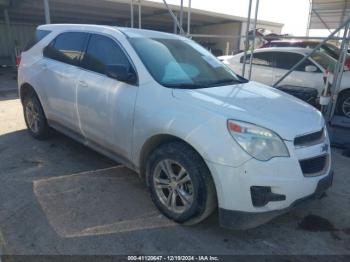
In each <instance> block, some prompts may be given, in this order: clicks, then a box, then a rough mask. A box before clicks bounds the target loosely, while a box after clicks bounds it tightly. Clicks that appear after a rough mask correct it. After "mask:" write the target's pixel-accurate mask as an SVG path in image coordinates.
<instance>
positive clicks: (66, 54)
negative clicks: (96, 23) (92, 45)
mask: <svg viewBox="0 0 350 262" xmlns="http://www.w3.org/2000/svg"><path fill="white" fill-rule="evenodd" d="M87 38H88V34H87V33H82V32H67V33H62V34H60V35H58V36H57V37H56V38H55V39H54V40H53V41H52V42H51V43H50V44H49V45H48V46H47V47H45V49H44V56H45V57H48V58H51V59H54V60H57V61H60V62H63V63H66V64H70V65H75V66H78V65H79V63H80V59H81V57H82V54H83V53H84V50H85V46H86V41H87Z"/></svg>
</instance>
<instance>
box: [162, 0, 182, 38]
mask: <svg viewBox="0 0 350 262" xmlns="http://www.w3.org/2000/svg"><path fill="white" fill-rule="evenodd" d="M163 3H164V4H165V6H166V8H167V9H168V11H169V13H170V15H171V17H172V18H173V20H174V23H175V24H176V26H177V28H179V30H180V34H181V35H183V34H184V30H183V28H182V27H181V26H180V23H179V21H178V20H177V17H176V16H175V14H174V12H173V10H171V8H170V7H169V5H168V3H167V2H166V0H163Z"/></svg>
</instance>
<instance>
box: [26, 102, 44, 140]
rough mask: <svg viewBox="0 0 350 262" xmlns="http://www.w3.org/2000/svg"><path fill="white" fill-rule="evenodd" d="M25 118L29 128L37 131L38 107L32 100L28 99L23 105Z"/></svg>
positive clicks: (38, 122)
mask: <svg viewBox="0 0 350 262" xmlns="http://www.w3.org/2000/svg"><path fill="white" fill-rule="evenodd" d="M25 113H26V119H27V123H28V126H29V128H30V129H31V130H32V131H33V132H34V133H37V132H39V125H40V121H41V120H40V114H39V108H38V107H37V106H36V105H35V104H34V103H33V102H32V101H29V102H28V103H27V104H26V107H25Z"/></svg>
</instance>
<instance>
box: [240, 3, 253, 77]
mask: <svg viewBox="0 0 350 262" xmlns="http://www.w3.org/2000/svg"><path fill="white" fill-rule="evenodd" d="M251 13H252V0H249V7H248V20H247V24H246V30H245V40H244V56H243V68H242V76H243V77H244V75H245V65H246V63H247V50H248V49H249V38H248V34H249V28H250V16H251Z"/></svg>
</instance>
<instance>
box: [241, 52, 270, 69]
mask: <svg viewBox="0 0 350 262" xmlns="http://www.w3.org/2000/svg"><path fill="white" fill-rule="evenodd" d="M249 60H250V54H249V55H247V60H246V63H247V64H249ZM243 61H244V56H242V57H241V63H243ZM252 64H253V65H260V66H272V54H271V52H263V53H255V54H253V60H252Z"/></svg>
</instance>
